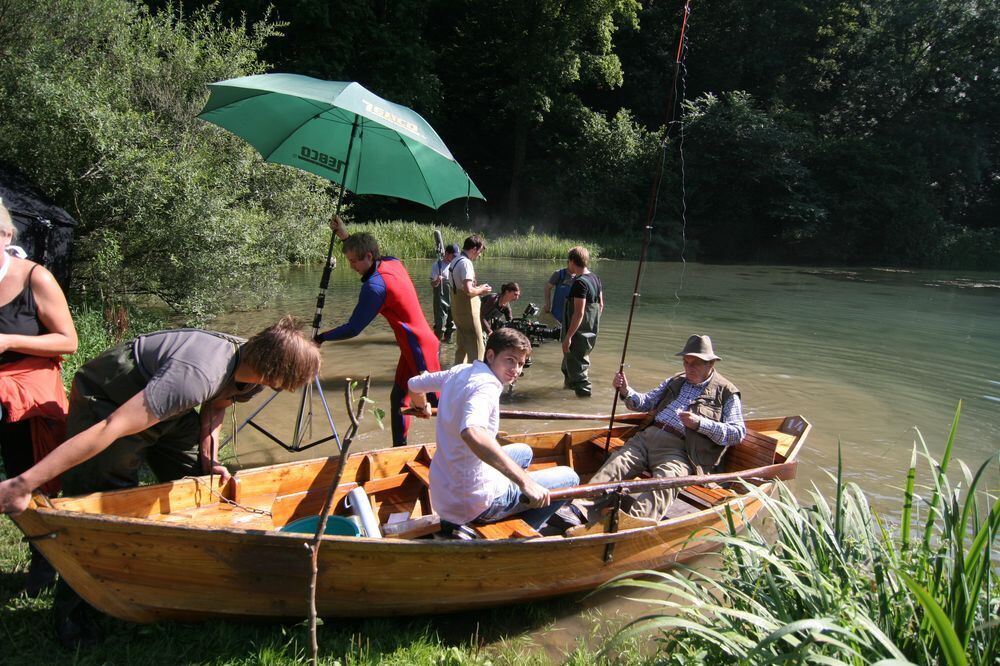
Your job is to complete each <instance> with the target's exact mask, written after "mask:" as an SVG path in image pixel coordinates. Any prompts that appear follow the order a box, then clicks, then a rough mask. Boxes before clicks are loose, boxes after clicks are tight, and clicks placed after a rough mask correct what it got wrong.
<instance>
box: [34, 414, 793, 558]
mask: <svg viewBox="0 0 1000 666" xmlns="http://www.w3.org/2000/svg"><path fill="white" fill-rule="evenodd" d="M747 426H748V428H747V435H746V437H745V438H744V439H743V441H742V442H741V443H740V444H739V445H737V446H734V447H731V449H730V450H729V451H728V452H727V453H726V455H725V457H724V458H723V461H722V465H721V468H722V469H721V470H719V471H721V472H737V471H740V470H744V469H752V468H755V467H762V466H765V465H771V464H773V463H781V462H785V461H786V460H789V459H792V458H794V457H795V455H796V453H797V451H798V448H799V445H800V444H801V443H802V441H803V440H804V438H805V436H806V434H807V433H808V430H809V427H810V426H809V424H808V423H807V422H806V421H805V420H804V419H803V418H801V417H799V416H790V417H782V418H774V419H755V420H748V421H747ZM634 430H635V425H633V424H626V425H620V426H617V427H615V428H614V429H612V430H611V432H610V442H609V431H608V429H607V428H606V427H605V428H593V429H582V430H565V431H550V432H542V433H531V434H525V435H516V436H511V435H507V434H505V433H501V435H500V437H498V439H499V440H500V442H501V443H502V444H505V443H511V442H524V443H526V444H528V445H530V446H531V447H532V449H533V450H534V454H535V457H534V460H533V462H532V465H531V467H530V468H529V469H531V470H535V469H542V468H545V467H550V466H554V465H568V466H570V467H572V468H573V469H575V470H576V471H577V473H578V474H579V475H580V477H581V480H582V481H583V482H584V483H586V481H587V479H589V478H590V476H591V475H592V474H593V473H594V472H595V471H596V470H597V469H598V467H600V465H601V463H602V462H603V460H604V458H605V447H606V445H608V448H609V449H611V450H613V449H615V448H617V447H620V446H622V445H623V443H624V441H625V440H626V439H627V438H628V437H629V436H630V435H631V434H632V433H633V432H634ZM434 449H435V447H434V445H433V444H427V445H414V446H406V447H399V448H392V449H381V450H377V451H368V452H358V453H352V454H350V455H349V456H348V458H347V462H346V465H345V467H344V472H343V475H342V477H341V481H340V483H339V484H338V485H337V487H336V489H335V491H334V496H333V497H334V505H333V506H334V510H333V511H332V512H331V514H332V515H336V516H341V517H343V518H348V519H350V520H353V522H354V523H355V524H358V523H360V526H361V527H360V529H359V533H360V534H361V535H363V536H368V537H377V538H389V539H417V538H433V536H434V535H435V534H436V533H438V532H439V531H440V521H439V520H438V518H437V516H436V515H435V514H434V511H433V507H432V505H431V500H430V493H429V489H428V486H429V481H430V463H431V460H432V458H433V455H434ZM338 464H339V458H337V457H332V458H321V459H314V460H307V461H302V462H293V463H286V464H281V465H274V466H269V467H262V468H258V469H247V470H242V471H240V472H238V473H237V474H235V475H234V476H233V477H232V478H231V479H230V480H229V481H228V482H227V483H226V484H225V485H224V486H223V487H222V488H221V489H220V488H215V489H212V486H211V485H210V479H209V477H198V478H194V477H189V478H185V479H181V480H178V481H174V482H170V483H162V484H156V485H150V486H141V487H138V488H133V489H128V490H121V491H115V492H109V493H94V494H90V495H84V496H79V497H68V498H58V499H53V500H48V499H45V498H40V496H36V502H37V503H39V504H40V508H42V509H43V510H44V508H46V507H47V508H49V509H57V510H62V511H73V512H84V513H90V514H103V515H111V516H117V517H119V518H124V519H135V520H140V521H162V522H167V523H175V524H185V525H189V526H192V527H199V528H207V529H237V530H253V531H265V532H266V531H274V530H281V529H282V528H283V527H286V526H288V525H290V524H291V523H293V522H294V521H296V520H299V519H303V518H307V517H309V516H315V515H316V514H319V513H320V512H321V511H322V508H323V505H324V502H325V500H326V497H327V495H328V494H329V491H330V486H331V483H332V481H333V479H334V477H335V474H336V471H337V467H338ZM214 481H215V482H216V486H217V485H218V479H217V478H216V479H214ZM358 489H360V490H361V491H363V494H360V493H358V492H357V490H358ZM352 491H355V492H354V493H353V494H352ZM744 492H746V488H745V486H743V485H742V484H739V483H737V484H730V485H728V486H725V487H724V486H719V485H715V484H712V485H706V486H700V485H699V486H688V487H687V488H685V489H683V490H682V491H680V493H679V497H678V501H675V502H674V503H673V504H672V505H671V509H670V512H669V514H668V515H667V516H664V517H663V520H672V519H675V518H680V517H682V516H684V515H686V514H690V513H694V512H698V511H704V510H707V509H712V508H713V507H715V506H717V505H720V504H722V503H725V502H727V501H730V500H733V499H734V498H736V497H738V496H739V495H740V494H741V493H744ZM349 495H350V497H351V498H355V499H356V498H362V499H363V501H367V503H368V506H367V507H364V506H360V505H359V504H360V503H359V502H358V501H357V500H356V501H355V502H354V503H353V504H354V506H348V505H349V504H350V502H345V498H348V496H349ZM369 509H370V511H369ZM352 515H357V516H358V518H357V519H354V518H350V517H351V516H352ZM366 517H367V520H366ZM626 520H627V519H626ZM635 521H639V522H635ZM339 522H341V523H343V522H344V521H343V519H341V520H340V521H339ZM605 522H606V523H607V522H609V521H605ZM314 524H315V521H314ZM643 524H646V525H655V524H656V522H655V521H644V522H643V521H641V520H640V519H632V521H631V522H628V521H627V522H626V523H625V524H620V525H616V526H615V528H614V529H628V528H632V527H639V526H643ZM366 525H367V529H365V526H366ZM373 525H374V526H373ZM469 527H470V528H471V529H473V530H474V531H475V536H474V537H473V538H479V539H486V540H496V539H532V538H538V537H539V536H540V535H539V533H538V532H536V531H535V530H534V529H532V528H531V527H530V526H529V525H528V524H527V523H525V522H524V521H523V520H521V519H519V518H517V517H516V516H515V517H513V518H510V519H508V520H504V521H501V522H497V523H492V524H488V525H479V526H469ZM581 528H582V529H581ZM312 529H313V530H314V529H315V527H313V528H312ZM604 529H608V527H607V525H600V524H598V525H596V526H594V525H592V526H589V527H587V526H581V527H578V528H574V530H571V531H570V532H568V533H567V534H566V536H568V537H573V536H578V535H581V534H590V533H593V532H594V531H595V530H596V531H603V530H604ZM310 531H311V530H310ZM374 532H378V534H374ZM557 538H558V537H557Z"/></svg>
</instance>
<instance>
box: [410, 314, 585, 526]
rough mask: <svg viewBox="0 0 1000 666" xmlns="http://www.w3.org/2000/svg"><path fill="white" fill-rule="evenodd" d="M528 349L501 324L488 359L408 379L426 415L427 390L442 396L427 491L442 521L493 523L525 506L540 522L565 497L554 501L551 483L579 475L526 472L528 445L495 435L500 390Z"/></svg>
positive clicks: (526, 514)
mask: <svg viewBox="0 0 1000 666" xmlns="http://www.w3.org/2000/svg"><path fill="white" fill-rule="evenodd" d="M530 352H531V342H529V341H528V338H526V337H525V336H524V335H523V334H522V333H520V332H519V331H516V330H514V329H511V328H501V329H499V330H497V331H494V333H493V334H492V335H490V337H489V340H487V342H486V354H485V358H486V362H485V363H484V362H483V361H479V360H476V361H473V362H472V363H471V364H462V365H456V366H454V367H452V368H451V369H450V370H446V371H443V372H432V373H429V374H423V375H420V376H418V377H413V378H412V379H410V382H409V387H410V399H411V401H412V404H413V406H414V408H415V409H417V410H421V411H422V412H423V417H425V418H426V417H429V416H430V405H429V404H428V402H427V399H426V395H425V394H427V393H428V392H434V391H437V392H439V396H440V397H439V400H438V416H437V423H436V424H435V430H436V435H437V452H436V453H435V454H434V460H433V462H432V463H431V472H430V476H431V478H430V491H431V502H432V503H433V505H434V510H435V511H436V512H437V513H438V515H439V516H441V519H442V523H451V524H452V525H462V524H465V523H478V524H483V523H490V522H495V521H498V520H503V519H505V518H508V517H510V516H512V515H514V514H517V513H521V512H522V511H523V513H521V515H520V518H522V519H523V520H524V521H525V522H527V523H528V524H529V525H531V526H532V527H534V528H535V529H538V528H539V527H541V526H542V525H543V524H544V523H545V522H546V521H547V520H548V519H549V517H550V516H551V515H552V514H553V513H555V511H556V510H557V509H558V508H559V507H560V506H561V505H562V504H563V503H562V502H557V503H551V502H550V501H549V491H550V490H555V489H556V488H566V487H570V486H575V485H578V484H579V483H580V478H579V477H578V476H577V475H576V472H574V471H573V470H572V469H570V468H569V467H550V468H548V469H544V470H538V471H535V472H528V471H526V470H527V468H528V465H530V464H531V454H532V452H531V447H529V446H528V445H527V444H508V445H507V446H500V444H499V443H498V442H497V438H496V435H497V431H498V430H499V426H500V394H501V393H502V392H503V389H504V386H506V385H507V384H510V383H511V382H513V381H514V380H515V379H517V378H518V376H519V375H520V374H521V369H522V368H523V367H524V362H525V361H526V360H527V358H528V354H529V353H530ZM522 497H523V498H524V499H525V500H526V503H525V502H522V499H521V498H522ZM446 527H447V525H446Z"/></svg>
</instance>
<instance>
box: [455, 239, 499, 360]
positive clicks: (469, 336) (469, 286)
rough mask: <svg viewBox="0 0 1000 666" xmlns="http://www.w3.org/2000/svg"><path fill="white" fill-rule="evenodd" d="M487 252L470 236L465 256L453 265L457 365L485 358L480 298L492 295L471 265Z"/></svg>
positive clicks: (484, 244)
mask: <svg viewBox="0 0 1000 666" xmlns="http://www.w3.org/2000/svg"><path fill="white" fill-rule="evenodd" d="M485 251H486V241H484V240H483V239H482V238H481V237H479V236H477V235H472V236H469V237H468V238H466V239H465V243H464V244H463V245H462V254H460V255H459V256H458V257H456V258H455V261H453V262H451V266H450V267H449V269H450V270H451V316H452V318H453V319H454V320H455V326H456V327H457V328H458V336H457V340H456V341H455V342H456V344H455V364H456V365H457V364H459V363H471V362H472V361H475V360H476V359H482V358H483V352H484V348H483V325H482V322H481V321H480V317H479V297H480V296H485V295H486V294H488V293H490V292H491V291H493V288H492V287H490V285H488V284H479V283H478V282H476V269H475V268H473V266H472V262H473V261H475V260H476V259H478V258H479V256H480V255H481V254H482V253H483V252H485Z"/></svg>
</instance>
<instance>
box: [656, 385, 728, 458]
mask: <svg viewBox="0 0 1000 666" xmlns="http://www.w3.org/2000/svg"><path fill="white" fill-rule="evenodd" d="M685 381H686V380H685V379H684V373H683V372H680V373H678V374H676V375H674V376H673V377H671V378H670V381H669V382H668V383H667V390H666V391H664V392H663V397H662V398H660V401H659V402H658V403H656V406H655V407H653V409H652V410H650V411H649V412H647V413H646V418H644V419H643V420H642V422H641V423H640V424H639V429H640V430H644V429H645V428H646V427H647V426H649V425H651V424H652V423H653V421H654V420H655V419H656V415H657V414H659V413H660V411H661V410H662V409H664V408H665V407H666V406H667V405H669V404H670V403H671V402H673V401H674V400H675V399H676V398H677V396H678V395H679V394H680V392H681V387H683V386H684V383H685ZM739 394H740V390H739V389H738V388H736V386H735V385H734V384H733V383H732V382H730V381H729V380H728V379H726V378H725V377H723V376H722V375H721V374H719V371H718V370H716V371H715V373H714V374H713V375H712V377H711V379H709V380H708V385H707V386H706V387H705V390H704V391H703V392H702V394H701V395H700V396H699V397H698V398H697V399H696V400H695V401H694V403H693V404H692V405H691V407H690V409H689V411H691V412H693V413H694V414H697V415H698V416H703V417H705V418H707V419H711V420H713V421H721V420H722V406H723V405H724V404H726V401H727V400H729V398H731V397H732V396H734V395H739ZM684 452H685V453H687V456H688V458H690V459H691V462H692V463H694V464H695V465H696V466H697V467H699V468H701V470H702V471H704V472H706V473H711V472H712V471H714V470H715V468H716V467H717V466H718V464H719V462H720V461H721V460H722V456H723V454H725V452H726V447H724V446H719V445H718V444H716V443H715V442H713V441H712V440H710V439H709V438H708V437H706V436H705V435H702V434H701V433H700V432H698V431H696V430H691V429H690V428H685V429H684Z"/></svg>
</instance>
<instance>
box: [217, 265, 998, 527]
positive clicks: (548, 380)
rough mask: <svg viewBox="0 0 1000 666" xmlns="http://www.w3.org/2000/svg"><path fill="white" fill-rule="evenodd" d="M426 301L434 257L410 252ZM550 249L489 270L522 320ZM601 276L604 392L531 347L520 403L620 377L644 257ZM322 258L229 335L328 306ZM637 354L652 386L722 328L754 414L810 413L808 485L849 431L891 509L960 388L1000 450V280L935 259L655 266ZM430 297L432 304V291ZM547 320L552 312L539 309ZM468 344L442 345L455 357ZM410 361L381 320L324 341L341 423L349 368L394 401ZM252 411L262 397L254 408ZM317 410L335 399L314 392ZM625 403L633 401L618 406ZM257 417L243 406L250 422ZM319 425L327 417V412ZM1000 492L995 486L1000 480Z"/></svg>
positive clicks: (557, 404) (244, 446) (979, 457)
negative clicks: (913, 265) (395, 381)
mask: <svg viewBox="0 0 1000 666" xmlns="http://www.w3.org/2000/svg"><path fill="white" fill-rule="evenodd" d="M407 265H408V266H409V268H410V273H411V275H413V276H415V278H416V280H415V281H416V284H417V289H418V292H419V293H420V296H421V298H422V299H423V300H424V309H425V313H426V314H427V316H428V319H429V320H432V314H431V312H430V298H429V290H430V286H429V281H428V280H427V279H426V276H427V274H428V272H429V270H430V261H426V260H424V261H421V260H410V261H408V262H407ZM557 267H558V266H556V265H555V264H552V263H549V262H542V261H524V260H503V259H487V258H484V259H482V260H480V261H479V262H477V274H478V275H479V276H480V279H481V281H483V280H485V281H488V282H489V283H490V284H491V285H493V287H494V289H499V286H500V284H502V283H504V282H508V281H517V282H518V283H519V284H520V286H521V291H522V296H521V300H520V301H519V302H517V303H515V304H514V307H513V309H514V311H515V314H520V312H521V310H523V308H524V306H525V305H526V304H527V303H528V302H534V303H537V304H539V305H541V304H542V294H543V288H544V283H545V280H546V279H547V278H548V276H549V275H550V274H551V272H552V271H553V270H554V269H555V268H557ZM595 271H596V272H597V274H598V275H599V276H600V277H601V279H602V280H603V283H604V288H605V302H606V309H605V311H604V315H603V317H602V319H601V333H600V336H599V338H598V343H597V347H596V349H595V353H594V354H593V356H592V359H591V360H592V367H591V378H592V381H593V382H594V395H593V397H592V398H589V399H581V398H577V397H576V396H575V395H574V394H573V393H572V392H571V391H567V390H564V389H562V388H561V386H562V377H561V374H560V371H559V365H560V361H561V352H560V348H559V343H558V342H546V343H544V344H542V345H541V346H540V347H537V348H536V349H535V350H534V352H533V354H532V361H533V363H532V365H531V367H530V368H529V369H528V370H527V371H526V373H525V376H524V377H522V379H521V380H520V381H519V382H518V383H517V386H516V388H515V391H514V393H513V396H512V398H511V400H510V402H508V404H507V406H508V407H509V408H511V409H525V410H540V411H563V412H585V413H599V414H607V413H609V412H610V410H611V404H612V400H613V392H612V389H611V388H610V379H611V377H612V375H613V374H614V372H615V370H616V369H617V367H618V363H619V361H620V358H621V351H622V343H623V340H624V335H625V328H626V322H627V318H628V310H629V304H630V302H631V294H632V287H633V284H634V281H635V271H636V263H635V262H627V261H601V262H598V263H597V265H596V266H595ZM319 274H320V271H319V269H292V270H290V271H288V273H287V275H286V279H285V281H284V284H285V287H284V290H283V293H282V294H281V296H280V297H279V298H277V299H276V300H275V301H274V302H273V303H271V304H270V306H269V307H268V308H266V309H264V310H261V311H253V312H237V313H230V314H229V315H226V316H224V317H222V318H221V319H220V320H219V321H217V322H215V326H216V327H217V328H219V329H220V330H226V331H231V332H236V333H240V334H244V335H249V334H251V333H253V332H254V331H256V330H258V329H259V328H261V327H263V326H266V325H268V324H269V323H271V322H273V321H274V320H275V319H276V318H277V316H279V315H281V314H284V313H293V314H297V315H299V316H302V317H308V316H309V313H310V312H311V311H312V310H313V309H314V305H315V298H316V286H317V284H318V283H319ZM357 289H358V278H357V275H356V274H355V273H353V272H351V271H350V270H348V268H347V267H346V265H343V266H338V267H337V269H336V270H335V271H334V274H333V280H332V283H331V289H330V292H329V293H328V297H327V307H326V310H325V313H324V322H325V323H324V329H326V328H328V327H329V326H330V325H334V324H336V323H340V322H342V321H344V320H345V319H346V318H347V317H348V316H349V314H350V312H351V310H352V308H353V306H354V303H355V301H356V296H357ZM640 292H641V296H640V298H639V306H638V307H637V309H636V314H635V318H634V320H633V324H632V333H631V336H630V340H629V346H628V356H627V359H626V374H627V375H628V378H629V382H630V384H631V385H632V386H634V387H635V388H636V389H637V390H649V389H650V388H652V387H654V386H656V384H658V383H659V382H660V381H661V380H662V379H663V378H664V377H665V376H667V375H668V374H671V373H673V372H676V371H678V370H679V369H680V363H679V359H677V358H675V357H674V353H675V352H677V351H679V350H680V348H681V347H682V346H683V344H684V341H685V340H686V339H687V337H688V335H690V334H691V333H708V334H710V335H711V336H712V340H713V342H714V343H715V349H716V353H717V354H719V355H720V356H722V357H723V360H722V361H721V362H719V364H718V366H717V367H718V369H719V370H720V371H722V372H723V373H724V374H725V375H726V376H727V377H728V378H729V379H731V380H732V381H733V382H735V383H736V384H737V385H739V387H740V388H741V390H742V392H743V402H744V406H745V411H746V414H747V416H750V417H753V416H761V417H763V416H777V415H787V414H800V415H802V416H804V417H805V418H806V419H808V420H809V421H810V422H811V423H812V424H813V431H812V434H811V436H810V438H809V442H808V447H807V448H806V449H805V451H804V453H803V455H802V457H801V458H800V460H801V461H802V464H801V465H800V467H799V480H798V484H799V485H800V487H801V486H802V484H809V483H812V482H816V483H817V484H818V485H819V486H820V487H821V489H822V488H828V487H829V483H828V476H827V472H832V471H834V470H835V468H836V463H837V448H838V443H839V445H840V447H841V448H842V451H843V457H844V463H845V472H846V476H847V477H848V478H849V479H850V480H852V481H855V482H857V483H859V484H860V485H861V486H862V487H863V488H864V489H865V490H866V491H868V493H869V494H870V495H871V496H872V498H873V502H874V504H875V506H876V507H878V508H880V509H883V510H886V511H888V512H891V513H894V512H896V511H898V510H899V497H900V493H899V492H898V488H899V487H900V486H901V485H902V483H903V479H904V476H905V470H906V468H907V466H908V465H909V461H910V455H911V451H912V448H913V445H914V442H915V441H916V440H917V431H916V430H915V428H918V429H919V432H920V433H921V434H922V435H923V438H924V440H925V441H926V443H927V446H928V448H929V449H930V451H931V453H932V454H934V455H939V454H940V453H941V452H942V451H943V450H944V446H945V442H946V441H947V435H948V430H949V427H950V425H951V421H952V417H953V416H954V413H955V408H956V406H957V404H958V401H959V400H962V402H963V406H962V416H961V420H960V425H959V430H958V437H957V445H956V449H955V452H956V455H957V456H958V457H960V458H962V459H963V460H964V461H965V462H966V463H968V464H969V465H970V466H978V465H979V464H980V463H982V462H983V461H984V460H985V459H986V458H987V457H989V456H990V455H992V454H995V453H996V452H997V450H998V449H1000V275H997V274H983V273H977V274H956V273H941V272H929V271H918V272H917V271H889V270H880V269H869V270H849V271H848V270H835V269H810V268H795V267H771V266H707V265H701V264H690V263H689V264H686V265H683V264H680V263H662V262H653V263H648V264H646V266H645V268H644V271H643V277H642V287H641V289H640ZM425 296H426V298H425ZM543 321H544V320H543ZM453 355H454V346H453V345H452V344H445V345H443V348H442V363H443V365H445V366H447V365H450V363H451V361H452V359H453ZM397 358H398V352H397V348H396V346H395V339H394V338H393V335H392V331H391V330H390V329H389V327H388V325H386V323H385V321H384V320H383V319H382V318H381V317H379V318H377V319H376V320H375V321H374V322H373V323H372V324H371V325H370V326H369V327H368V328H367V329H366V330H365V331H364V332H363V333H362V334H361V335H360V336H358V337H357V338H355V339H353V340H349V341H344V342H338V343H328V344H325V345H324V346H323V364H324V365H323V370H322V381H323V385H324V388H325V392H326V395H327V398H328V401H329V404H330V407H331V409H332V410H333V415H334V420H335V423H336V425H337V427H338V428H339V429H340V430H341V431H343V430H345V429H346V427H347V424H348V421H347V417H346V411H345V407H344V398H343V386H344V380H345V378H346V377H362V376H364V375H365V374H367V373H369V372H370V373H371V374H372V381H373V386H372V391H371V397H372V398H373V399H374V400H375V402H376V404H377V406H379V407H381V408H383V409H385V410H388V405H389V390H390V388H391V384H392V378H393V374H394V371H395V366H396V360H397ZM251 407H252V405H251ZM316 409H317V414H321V413H322V412H321V410H322V407H321V406H320V405H319V403H318V402H317V403H316ZM619 409H622V407H621V406H619ZM296 411H297V399H296V398H295V397H294V396H290V395H282V396H279V398H278V399H277V400H275V401H274V402H273V403H272V404H271V405H270V406H269V407H268V408H267V409H265V410H264V412H262V413H261V415H260V416H259V417H258V419H257V421H258V422H260V423H262V424H263V425H264V426H265V427H267V428H268V429H272V430H273V432H274V433H275V434H276V435H278V436H279V438H285V439H287V438H288V437H290V435H291V429H292V425H293V421H294V414H295V412H296ZM246 413H247V408H242V410H241V416H243V415H245V414H246ZM572 425H573V424H572V423H566V422H558V423H545V422H541V423H539V422H527V421H525V422H505V423H503V424H502V426H501V427H502V428H503V429H505V430H509V431H510V432H517V431H518V430H522V429H529V428H530V429H546V430H547V429H553V428H563V427H570V426H572ZM385 427H386V430H384V431H383V430H380V429H379V427H378V424H377V422H376V420H375V419H373V418H372V417H371V416H367V417H366V418H365V420H364V421H363V422H362V428H361V433H360V434H359V436H358V438H357V439H356V440H355V444H354V447H355V448H354V450H362V449H370V448H377V447H381V446H387V445H388V443H389V437H388V420H386V423H385ZM314 428H315V430H314V432H315V434H316V436H317V437H318V436H321V435H322V434H324V432H323V429H324V428H326V430H327V432H328V430H329V429H328V426H325V423H324V420H323V419H320V418H317V419H315V420H314ZM432 439H433V423H432V422H424V421H416V420H415V421H414V425H413V427H412V428H411V433H410V441H411V442H422V441H431V440H432ZM238 450H239V464H240V465H241V466H246V467H256V466H259V465H264V464H269V463H273V462H280V461H286V460H294V459H299V458H303V457H317V456H322V455H329V454H332V453H334V451H335V449H334V448H333V444H332V443H329V444H324V445H320V446H317V447H315V448H313V449H311V450H310V451H308V452H303V453H298V454H290V453H288V452H286V451H284V450H283V449H281V448H279V447H277V446H275V445H274V444H272V443H271V442H270V441H269V440H268V439H266V438H265V437H263V436H261V435H259V434H257V433H255V432H254V431H252V430H251V429H249V428H246V429H244V430H243V431H242V432H241V433H240V436H239V439H238ZM989 485H990V486H991V487H993V488H996V487H997V483H996V480H995V479H994V480H993V483H990V484H989Z"/></svg>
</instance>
